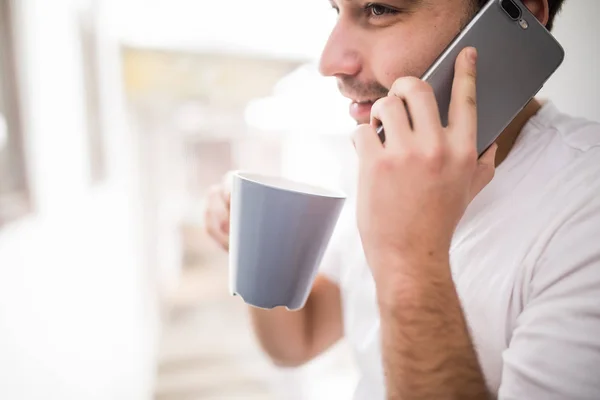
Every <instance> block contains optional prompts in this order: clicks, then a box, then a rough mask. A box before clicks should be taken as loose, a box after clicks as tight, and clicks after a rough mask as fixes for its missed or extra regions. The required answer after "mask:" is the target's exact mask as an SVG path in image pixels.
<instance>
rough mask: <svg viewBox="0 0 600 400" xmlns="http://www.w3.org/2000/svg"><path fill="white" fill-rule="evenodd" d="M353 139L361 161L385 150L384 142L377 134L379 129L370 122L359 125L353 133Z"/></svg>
mask: <svg viewBox="0 0 600 400" xmlns="http://www.w3.org/2000/svg"><path fill="white" fill-rule="evenodd" d="M352 140H353V142H354V147H355V148H356V153H357V154H358V158H359V159H360V160H361V161H364V160H367V159H369V158H371V157H373V156H374V155H375V154H376V153H377V152H379V151H381V150H383V144H382V143H381V141H380V140H379V137H378V136H377V130H376V129H375V127H373V126H372V125H369V124H362V125H359V126H358V127H357V128H356V130H355V131H354V134H353V135H352Z"/></svg>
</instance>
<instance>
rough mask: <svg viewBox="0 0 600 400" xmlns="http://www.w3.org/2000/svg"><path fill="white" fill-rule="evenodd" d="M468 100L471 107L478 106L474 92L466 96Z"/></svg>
mask: <svg viewBox="0 0 600 400" xmlns="http://www.w3.org/2000/svg"><path fill="white" fill-rule="evenodd" d="M466 102H467V104H468V105H469V106H470V107H476V106H477V99H476V98H475V95H474V94H469V95H467V97H466Z"/></svg>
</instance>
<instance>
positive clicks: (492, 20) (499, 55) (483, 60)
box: [377, 0, 564, 155]
mask: <svg viewBox="0 0 600 400" xmlns="http://www.w3.org/2000/svg"><path fill="white" fill-rule="evenodd" d="M466 47H475V48H476V49H477V51H478V73H477V120H478V122H477V152H478V154H479V155H481V154H482V153H483V152H484V151H485V150H486V149H487V148H488V147H489V146H490V145H491V144H492V143H493V142H494V141H495V140H496V139H497V137H498V136H499V135H500V134H501V133H502V131H503V130H504V129H505V128H506V127H507V126H508V125H509V124H510V122H512V120H513V119H514V118H515V117H516V116H517V114H518V113H519V112H520V111H521V110H522V109H523V108H524V107H525V106H526V105H527V103H528V102H529V101H530V100H531V99H532V98H533V97H534V96H535V95H536V94H537V92H538V91H539V90H540V89H541V88H542V86H543V85H544V83H545V82H546V81H547V80H548V79H549V78H550V76H551V75H552V74H553V73H554V72H555V71H556V70H557V69H558V67H559V66H560V65H561V64H562V61H563V59H564V50H563V49H562V47H561V45H560V44H559V43H558V42H557V41H556V39H555V38H554V37H553V36H552V35H551V34H550V32H548V30H547V29H546V28H545V27H544V26H543V25H542V24H541V23H540V22H539V21H538V20H537V18H536V17H535V16H534V15H533V14H532V13H531V12H530V11H529V10H528V9H527V7H525V6H524V5H523V4H522V3H521V2H520V1H519V0H490V1H489V2H488V3H487V4H486V5H485V6H483V7H482V9H481V10H480V11H479V12H478V13H477V14H476V15H475V17H474V18H473V19H472V20H471V22H470V23H469V24H468V25H467V26H466V27H465V28H464V29H463V30H462V31H461V33H460V34H459V35H457V36H456V38H455V39H454V40H453V41H452V42H451V43H450V45H449V46H448V47H447V48H446V49H445V50H444V51H443V52H442V54H441V55H440V56H439V57H438V58H437V60H436V61H435V62H434V63H433V64H432V66H431V67H430V68H429V69H428V70H427V72H425V74H424V75H423V76H422V78H421V79H422V80H423V81H425V82H427V83H429V84H430V85H431V86H432V88H433V91H434V93H435V97H436V100H437V104H438V107H439V114H440V118H441V121H442V124H444V125H447V123H448V112H449V107H450V98H451V93H452V86H453V78H454V65H455V61H456V58H457V56H458V54H459V53H460V52H461V51H462V50H463V49H464V48H466ZM377 134H378V135H379V138H380V140H381V141H382V142H385V140H386V137H385V132H384V125H381V126H380V127H379V128H378V130H377Z"/></svg>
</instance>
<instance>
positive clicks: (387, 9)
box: [331, 3, 400, 18]
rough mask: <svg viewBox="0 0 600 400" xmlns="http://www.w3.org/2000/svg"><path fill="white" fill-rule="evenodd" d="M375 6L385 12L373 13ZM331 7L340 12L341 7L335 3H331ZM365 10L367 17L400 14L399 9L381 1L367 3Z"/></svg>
mask: <svg viewBox="0 0 600 400" xmlns="http://www.w3.org/2000/svg"><path fill="white" fill-rule="evenodd" d="M375 7H380V8H382V9H383V10H382V11H383V14H380V15H377V14H374V13H373V9H374V8H375ZM331 8H333V9H334V10H335V12H336V13H338V14H339V13H340V9H339V8H338V7H337V6H335V5H334V4H333V3H332V5H331ZM363 11H364V12H365V14H366V16H367V18H384V17H388V16H391V15H397V14H400V11H399V10H396V9H393V8H391V7H388V6H384V5H383V4H379V3H367V4H366V5H365V6H364V7H363Z"/></svg>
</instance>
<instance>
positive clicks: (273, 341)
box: [250, 277, 342, 367]
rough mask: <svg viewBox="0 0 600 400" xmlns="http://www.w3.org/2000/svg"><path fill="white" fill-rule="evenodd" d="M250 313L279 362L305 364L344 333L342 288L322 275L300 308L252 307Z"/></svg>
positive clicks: (269, 351)
mask: <svg viewBox="0 0 600 400" xmlns="http://www.w3.org/2000/svg"><path fill="white" fill-rule="evenodd" d="M250 317H251V321H252V326H253V328H254V332H255V334H256V337H257V339H258V341H259V343H260V345H261V347H262V349H263V350H264V351H265V352H266V353H267V355H268V356H269V357H270V358H271V359H272V360H273V362H274V363H275V364H277V365H280V366H287V367H295V366H299V365H301V364H304V363H306V362H307V361H309V360H311V359H312V358H314V357H315V356H317V355H318V354H320V353H321V352H323V351H325V350H326V349H327V348H329V347H330V346H331V345H332V344H333V343H335V342H336V341H337V340H339V339H340V338H341V336H342V317H341V299H340V293H339V289H338V288H337V286H336V285H335V284H333V283H332V282H329V281H328V280H327V279H325V278H321V277H318V278H317V279H316V281H315V284H314V286H313V289H312V291H311V294H310V296H309V298H308V300H307V302H306V305H305V307H304V308H302V309H301V310H298V311H289V310H287V309H285V308H282V307H278V308H275V309H272V310H263V309H259V308H253V307H250Z"/></svg>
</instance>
